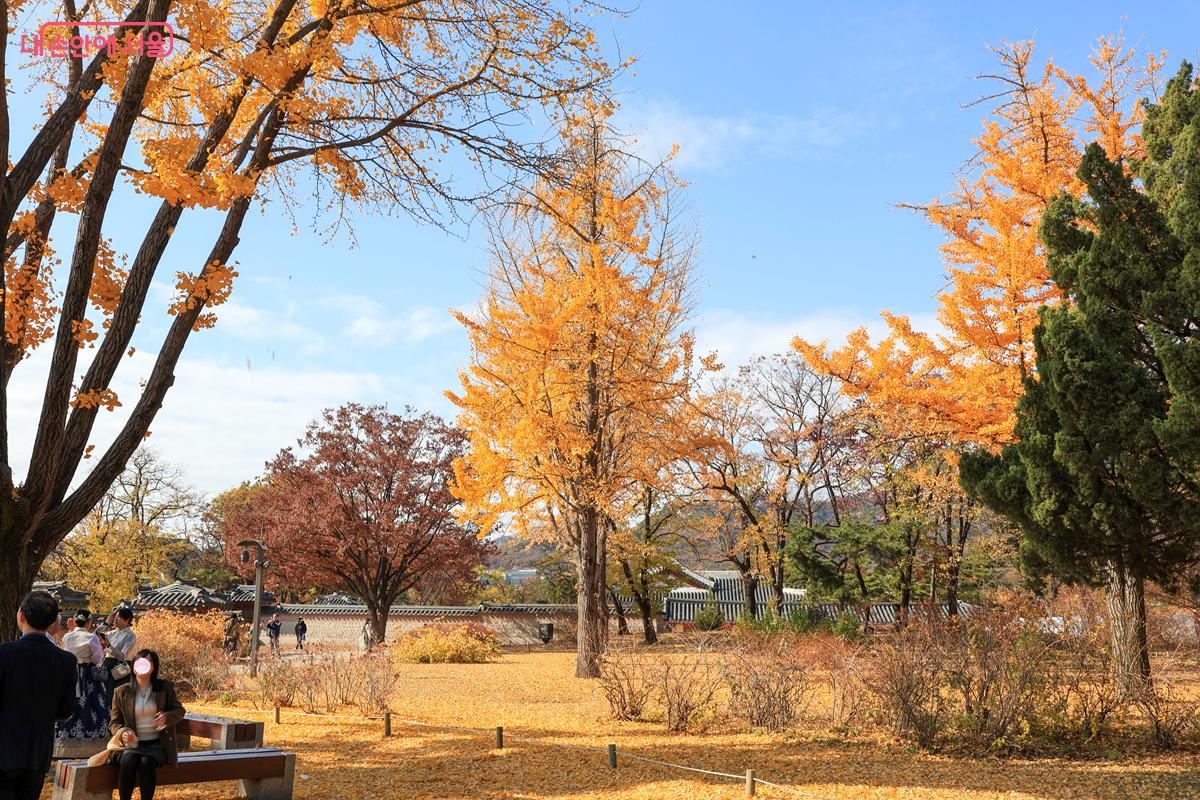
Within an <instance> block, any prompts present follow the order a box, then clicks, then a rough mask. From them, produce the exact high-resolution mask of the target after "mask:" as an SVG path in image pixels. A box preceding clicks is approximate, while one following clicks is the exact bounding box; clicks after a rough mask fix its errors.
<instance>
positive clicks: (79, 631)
mask: <svg viewBox="0 0 1200 800" xmlns="http://www.w3.org/2000/svg"><path fill="white" fill-rule="evenodd" d="M73 621H74V623H75V626H74V627H73V628H72V629H71V630H70V631H68V632H67V633H65V634H64V635H63V638H62V649H63V650H66V651H67V652H68V653H70V654H72V655H73V656H75V659H76V661H78V662H79V675H78V683H77V684H76V690H75V696H76V699H77V701H78V704H77V705H76V708H75V714H74V715H72V716H71V717H70V718H69V719H65V720H63V721H61V722H59V723H58V726H57V727H56V728H55V730H54V756H55V758H78V757H79V756H87V755H91V754H92V753H94V752H96V750H97V749H102V748H103V747H104V743H105V741H106V740H107V739H108V735H109V731H108V720H109V710H108V703H107V693H106V691H105V684H106V682H107V681H106V679H107V672H106V671H105V670H104V669H103V668H102V667H101V666H100V665H101V663H102V662H103V661H104V649H103V648H102V647H101V646H100V639H99V637H97V636H96V634H94V633H92V632H91V631H89V630H88V625H89V623H90V622H91V615H90V614H88V612H86V611H80V612H79V613H78V614H76V615H75V617H74V618H73Z"/></svg>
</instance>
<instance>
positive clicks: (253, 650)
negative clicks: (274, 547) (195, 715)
mask: <svg viewBox="0 0 1200 800" xmlns="http://www.w3.org/2000/svg"><path fill="white" fill-rule="evenodd" d="M238 547H240V548H242V563H243V564H245V563H246V562H248V561H249V560H250V558H249V557H250V553H249V552H247V550H246V548H248V547H253V548H255V549H256V550H257V551H258V556H257V558H255V559H254V624H253V626H252V632H251V634H250V677H251V678H253V677H255V676H257V675H258V626H259V623H260V622H261V618H262V592H263V568H264V567H267V566H270V565H269V564H268V563H267V560H266V553H267V546H266V545H265V544H263V543H262V542H261V541H260V540H258V539H243V540H242V541H240V542H238Z"/></svg>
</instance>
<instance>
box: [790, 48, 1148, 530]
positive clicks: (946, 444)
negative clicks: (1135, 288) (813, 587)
mask: <svg viewBox="0 0 1200 800" xmlns="http://www.w3.org/2000/svg"><path fill="white" fill-rule="evenodd" d="M997 54H998V56H999V60H1000V65H1001V70H1000V72H999V74H997V75H993V76H988V77H990V78H991V79H992V80H993V81H995V82H996V84H997V86H998V91H997V92H996V93H995V94H994V95H992V96H990V97H988V98H984V101H982V102H988V103H994V104H995V108H994V110H993V112H992V114H991V116H990V117H989V118H988V120H987V121H986V122H985V125H984V132H983V134H982V135H980V136H979V137H978V138H977V139H976V144H977V145H978V148H979V151H978V153H977V154H976V156H975V158H974V159H973V160H972V162H971V164H970V167H971V169H970V170H969V171H968V172H967V173H966V174H965V175H964V177H963V178H961V179H960V181H959V185H958V187H957V188H956V189H955V191H954V192H953V193H952V194H950V195H949V197H948V198H946V199H945V200H939V201H937V202H934V203H931V204H928V205H923V206H918V207H916V210H918V211H919V212H921V213H922V214H924V215H925V216H926V217H927V218H928V219H929V220H930V221H931V222H932V223H934V225H936V226H937V227H938V228H940V229H941V230H942V231H944V232H945V234H946V236H947V241H946V243H945V244H944V245H943V247H942V254H943V259H944V261H945V262H946V265H947V278H948V285H947V287H946V289H944V290H943V291H942V292H940V293H939V295H938V302H939V307H938V322H939V323H940V325H941V328H942V331H941V332H940V333H932V332H928V331H920V330H917V329H916V328H915V327H914V326H913V324H912V322H911V320H909V319H907V318H905V317H901V316H897V315H893V314H886V313H885V314H884V320H885V322H886V323H887V325H888V329H889V333H888V335H887V336H885V337H884V338H882V339H881V340H879V341H877V342H872V341H871V339H870V337H869V335H868V334H867V332H866V330H865V329H860V330H858V331H855V332H854V333H852V334H851V335H850V337H849V338H848V341H847V343H846V345H845V346H844V347H842V348H840V349H837V350H834V351H832V352H830V351H829V349H828V348H827V347H826V346H825V345H813V344H811V343H808V342H805V341H802V340H799V339H797V340H796V341H795V342H794V346H795V347H796V348H797V349H799V350H800V352H801V353H803V354H804V356H805V357H806V358H807V359H808V360H809V362H810V363H811V364H813V366H814V367H816V368H817V369H818V370H820V371H822V372H826V373H828V374H831V375H835V376H837V377H838V378H840V379H841V380H843V381H844V382H845V384H846V392H847V394H848V395H850V396H852V397H854V398H857V399H859V400H861V401H862V402H863V403H864V404H865V407H866V411H867V413H869V414H870V416H871V417H872V418H873V419H874V420H876V421H877V422H878V424H879V432H880V434H881V435H884V436H888V437H892V438H895V439H899V440H904V439H909V438H912V437H914V436H915V437H924V438H926V439H927V441H928V444H929V445H932V446H934V447H936V448H939V449H943V450H947V451H949V452H948V455H947V457H948V459H949V463H948V467H949V471H947V470H944V469H941V468H938V469H932V470H930V469H925V470H924V474H925V475H927V476H929V477H930V478H932V479H933V480H934V484H933V485H930V486H927V487H925V489H926V490H927V491H926V492H925V493H924V496H925V497H927V498H929V499H930V500H935V499H937V498H941V500H940V501H939V502H943V503H945V502H949V504H950V505H947V506H945V507H946V508H947V509H952V508H957V509H959V510H960V511H961V512H962V513H946V514H942V515H940V520H939V515H933V514H926V515H925V517H926V519H928V520H930V521H931V522H933V521H934V520H938V522H936V523H933V524H940V523H945V524H946V525H947V526H948V527H949V528H952V527H954V526H955V525H956V524H959V523H961V522H964V521H968V520H969V518H970V516H971V514H972V513H973V512H972V510H971V509H969V508H966V507H964V506H962V504H961V501H960V499H958V498H954V497H953V496H947V495H946V490H947V488H948V487H952V486H953V485H954V483H955V481H954V471H955V470H956V469H957V464H956V460H957V458H956V455H955V453H956V451H957V450H959V449H962V448H982V449H984V450H987V451H989V452H996V451H998V450H999V449H1000V448H1001V447H1003V446H1005V445H1007V444H1010V443H1011V442H1012V441H1013V439H1014V436H1015V435H1016V434H1015V427H1014V426H1015V424H1016V406H1017V401H1018V398H1020V397H1021V395H1022V392H1023V391H1024V385H1025V384H1024V382H1025V381H1026V380H1027V379H1028V378H1029V377H1030V376H1031V375H1034V374H1035V372H1036V368H1035V367H1036V365H1035V347H1034V334H1033V332H1034V328H1035V327H1036V325H1037V320H1038V313H1039V310H1040V309H1041V308H1042V307H1043V306H1046V305H1050V306H1053V305H1056V304H1058V303H1061V302H1062V301H1063V289H1062V287H1061V286H1059V285H1058V284H1057V283H1056V282H1055V281H1053V280H1052V279H1051V275H1050V271H1049V268H1048V266H1047V263H1046V253H1045V248H1044V246H1043V244H1042V241H1041V239H1040V238H1039V236H1038V228H1039V225H1040V223H1041V220H1042V217H1043V215H1044V214H1045V213H1046V209H1047V207H1048V205H1049V204H1050V203H1051V201H1053V200H1054V198H1055V197H1057V196H1058V195H1059V194H1060V193H1061V192H1064V191H1066V192H1068V193H1071V194H1074V195H1078V194H1080V193H1081V192H1082V191H1083V183H1082V181H1081V179H1080V177H1079V176H1078V175H1077V174H1076V173H1077V170H1078V167H1079V164H1080V160H1081V158H1082V156H1083V150H1084V145H1085V143H1086V142H1088V141H1095V142H1098V143H1099V144H1100V145H1101V146H1102V147H1103V148H1104V150H1105V151H1106V152H1108V153H1109V154H1110V155H1111V156H1112V158H1114V159H1117V160H1122V159H1124V160H1129V159H1136V158H1138V157H1140V155H1141V152H1142V143H1141V139H1140V137H1139V136H1138V135H1137V129H1138V124H1139V123H1140V121H1141V119H1142V111H1141V108H1140V107H1139V106H1138V105H1137V104H1136V102H1135V101H1136V100H1137V99H1138V98H1139V97H1141V96H1142V95H1143V94H1144V93H1145V92H1146V91H1147V90H1148V89H1149V88H1150V87H1152V86H1153V85H1154V84H1155V81H1156V75H1157V72H1158V70H1159V68H1160V66H1161V63H1162V62H1161V59H1159V58H1157V57H1154V56H1150V57H1148V58H1147V59H1146V61H1145V62H1144V63H1143V62H1141V61H1140V60H1139V56H1138V53H1137V52H1136V50H1135V49H1133V48H1127V47H1125V46H1124V45H1123V43H1122V41H1121V39H1120V38H1119V37H1109V38H1102V39H1101V40H1100V42H1099V44H1098V46H1097V47H1096V48H1095V51H1094V53H1093V55H1092V58H1091V62H1092V66H1093V67H1094V72H1095V76H1094V77H1085V76H1082V75H1073V74H1070V73H1068V72H1066V71H1064V70H1063V69H1061V68H1059V67H1057V66H1056V65H1055V64H1054V63H1052V62H1047V63H1046V64H1045V66H1044V68H1040V69H1039V68H1038V67H1037V66H1036V64H1035V62H1034V59H1033V46H1032V44H1031V43H1029V42H1023V43H1017V44H1010V45H1006V46H1004V47H1002V48H1000V49H999V50H998V51H997ZM918 474H920V473H918ZM948 476H949V477H950V480H949V481H947V480H946V478H947V477H948ZM955 518H957V520H958V523H956V522H954V519H955ZM947 538H954V539H955V540H956V541H959V540H960V537H957V536H955V537H951V536H950V533H949V532H948V533H947ZM955 546H957V545H955Z"/></svg>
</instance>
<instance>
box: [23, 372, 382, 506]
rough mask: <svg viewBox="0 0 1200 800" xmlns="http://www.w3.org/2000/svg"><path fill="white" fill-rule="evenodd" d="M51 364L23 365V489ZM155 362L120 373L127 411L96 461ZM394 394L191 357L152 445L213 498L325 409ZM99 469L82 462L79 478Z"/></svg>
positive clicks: (378, 379) (109, 424) (107, 415)
mask: <svg viewBox="0 0 1200 800" xmlns="http://www.w3.org/2000/svg"><path fill="white" fill-rule="evenodd" d="M86 352H90V351H85V353H86ZM49 361H50V357H49V348H41V349H40V350H39V351H37V352H36V353H35V354H34V356H33V358H31V359H29V360H28V361H26V362H23V363H22V365H21V366H20V367H19V368H18V371H17V372H15V373H14V375H13V378H12V383H11V385H10V398H9V399H10V411H11V419H10V422H9V431H10V434H11V453H12V458H13V462H14V463H13V467H14V473H15V475H16V476H20V477H18V480H20V479H21V477H23V475H24V473H25V470H26V468H27V466H28V456H29V451H30V448H31V447H32V444H33V435H34V431H35V430H36V425H37V415H38V414H39V412H40V409H41V399H42V391H43V389H44V387H45V383H44V381H45V376H46V372H47V370H48V367H49ZM153 361H154V355H153V354H149V353H143V352H141V351H139V352H137V353H136V354H135V355H134V356H132V357H131V358H129V359H127V360H126V362H125V363H124V364H122V366H121V370H120V371H119V372H118V374H117V380H116V381H115V383H114V387H113V388H114V390H115V391H116V392H117V395H118V396H119V397H120V398H121V402H122V403H123V404H124V405H123V406H122V407H120V408H117V409H116V410H115V411H113V412H108V411H105V410H101V412H100V415H99V417H98V420H97V425H96V428H95V430H94V432H93V436H92V442H93V443H94V444H95V445H96V450H95V455H96V456H97V457H98V456H99V455H100V454H101V453H103V451H104V449H105V448H106V447H107V446H108V444H109V443H110V442H111V441H112V439H113V437H114V436H115V435H116V434H117V432H118V431H119V430H120V427H121V425H123V424H124V422H125V420H126V418H127V415H128V412H129V410H130V409H131V408H132V407H133V405H134V404H135V403H136V402H137V398H138V396H139V393H140V388H139V384H140V381H141V380H142V379H144V377H145V376H146V375H147V374H148V373H149V371H150V368H151V366H152V364H153ZM83 368H84V365H81V370H82V369H83ZM388 394H389V392H388V391H387V381H386V380H385V379H384V378H383V377H382V376H380V375H378V374H376V373H374V372H365V371H352V370H338V369H329V368H317V367H313V368H301V369H285V368H280V367H268V368H265V369H258V368H256V369H253V370H251V369H249V368H247V367H245V366H232V365H229V364H224V363H220V362H218V361H216V360H213V359H208V358H192V359H189V358H186V357H185V358H184V359H182V360H181V361H180V363H179V365H178V366H177V368H176V370H175V384H174V386H172V387H171V390H170V391H169V392H168V393H167V397H166V400H165V401H164V403H163V407H162V409H161V410H160V411H159V412H158V415H157V417H156V418H155V421H154V423H153V424H152V425H151V426H150V430H151V432H152V435H151V437H150V439H149V440H148V441H149V442H150V443H151V444H153V445H154V446H155V447H156V448H157V449H158V450H159V451H160V452H161V453H162V454H163V456H164V457H165V458H166V459H167V460H168V461H171V462H173V463H176V464H179V465H180V466H182V467H183V468H184V470H185V472H186V474H187V476H188V479H189V481H190V482H191V483H192V484H193V485H195V486H196V487H197V488H199V489H201V490H202V491H205V492H209V493H215V492H219V491H221V490H223V489H226V488H229V487H230V486H233V485H235V484H237V483H238V482H240V481H242V480H245V479H247V478H252V477H254V476H256V475H259V474H261V472H262V470H263V466H264V463H265V462H266V461H267V460H268V459H270V458H271V457H272V456H274V455H275V453H277V452H278V451H279V450H280V448H282V447H285V446H287V445H290V444H293V443H295V441H296V439H298V438H299V437H300V436H301V435H302V434H303V433H304V429H305V427H306V425H307V424H308V422H309V421H311V420H313V419H315V418H316V417H317V415H319V414H320V412H321V411H322V410H323V409H325V408H329V407H335V406H338V405H341V404H342V403H345V402H347V401H349V400H360V401H364V402H381V401H385V400H387V399H388V397H387V395H388ZM91 463H94V462H89V461H84V462H83V464H82V466H81V474H80V475H79V476H77V478H78V477H82V474H83V473H86V470H87V469H88V468H89V466H90V464H91Z"/></svg>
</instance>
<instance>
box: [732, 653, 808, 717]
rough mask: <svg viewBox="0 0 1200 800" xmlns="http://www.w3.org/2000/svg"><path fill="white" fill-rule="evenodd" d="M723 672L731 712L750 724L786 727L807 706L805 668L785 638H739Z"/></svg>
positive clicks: (806, 676)
mask: <svg viewBox="0 0 1200 800" xmlns="http://www.w3.org/2000/svg"><path fill="white" fill-rule="evenodd" d="M723 673H724V677H725V682H726V684H727V685H728V686H729V694H730V700H729V708H730V712H731V713H732V714H733V715H734V716H736V717H738V718H740V719H744V720H745V721H746V722H748V723H749V724H750V726H751V727H754V728H765V729H766V730H769V731H782V730H785V729H787V728H790V727H791V726H792V725H793V724H795V723H796V722H797V721H798V720H799V718H800V715H801V713H803V711H804V709H805V707H807V705H808V702H809V698H810V689H811V683H810V681H809V673H808V668H807V666H806V665H805V664H804V662H803V661H802V660H800V659H798V658H797V653H796V652H795V651H794V650H793V649H792V648H791V647H789V646H788V643H787V641H786V640H783V639H778V638H776V639H759V640H757V641H756V640H749V639H746V640H742V641H741V642H740V643H739V645H738V646H737V647H735V648H734V649H733V650H732V651H731V652H730V653H728V654H727V656H726V660H725V664H724V668H723Z"/></svg>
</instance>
